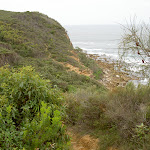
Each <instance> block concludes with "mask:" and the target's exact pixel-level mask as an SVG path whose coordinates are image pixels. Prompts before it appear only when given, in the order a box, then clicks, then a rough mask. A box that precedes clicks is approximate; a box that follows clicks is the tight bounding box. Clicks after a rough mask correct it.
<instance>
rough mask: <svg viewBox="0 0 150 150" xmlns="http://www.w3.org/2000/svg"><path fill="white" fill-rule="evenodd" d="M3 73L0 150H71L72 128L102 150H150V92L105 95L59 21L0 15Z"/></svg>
mask: <svg viewBox="0 0 150 150" xmlns="http://www.w3.org/2000/svg"><path fill="white" fill-rule="evenodd" d="M0 66H1V68H0V124H1V127H0V148H1V149H50V150H51V149H56V150H59V149H60V150H67V149H70V139H69V136H68V135H67V133H66V126H70V127H71V129H73V128H75V131H76V132H75V134H76V133H79V132H81V134H83V135H84V134H85V133H86V134H87V133H88V134H90V135H93V136H94V137H96V138H99V139H100V140H99V141H100V142H99V143H100V148H101V149H103V150H106V149H114V150H116V149H118V150H119V149H120V150H127V149H128V150H133V149H142V150H147V149H148V148H149V147H150V143H149V141H150V134H149V133H150V103H149V100H150V94H149V93H150V86H149V85H147V86H138V87H137V88H136V87H135V86H134V85H133V84H128V85H127V86H126V87H124V88H123V87H117V88H116V89H113V90H112V91H109V90H107V89H106V88H105V87H104V86H103V85H102V83H103V80H101V79H102V78H103V74H104V73H103V70H102V69H101V68H100V66H99V64H98V63H97V62H96V61H94V60H93V59H91V58H90V57H88V56H87V55H86V54H85V53H83V51H82V50H81V49H79V48H78V49H74V48H73V46H72V43H71V41H70V39H69V37H68V35H67V32H66V31H65V29H64V28H63V27H62V26H61V25H60V24H59V23H58V22H57V21H55V20H54V19H51V18H49V17H48V16H46V15H43V14H41V13H38V12H24V13H20V12H9V11H3V10H1V11H0ZM114 75H115V74H114ZM113 79H114V78H113ZM100 80H101V81H100ZM62 121H63V122H62ZM64 124H65V125H66V126H65V125H64ZM85 137H89V136H85ZM93 141H97V140H93ZM82 142H83V143H84V142H85V141H82ZM85 145H88V144H85ZM89 147H91V146H89ZM96 147H97V146H96ZM71 149H72V148H71ZM88 149H89V148H88ZM91 149H92V147H91Z"/></svg>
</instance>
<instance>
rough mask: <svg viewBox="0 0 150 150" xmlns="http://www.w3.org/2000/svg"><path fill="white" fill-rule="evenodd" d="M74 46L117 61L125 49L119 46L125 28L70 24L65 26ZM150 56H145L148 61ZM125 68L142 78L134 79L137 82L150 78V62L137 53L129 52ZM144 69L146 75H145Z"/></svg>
mask: <svg viewBox="0 0 150 150" xmlns="http://www.w3.org/2000/svg"><path fill="white" fill-rule="evenodd" d="M65 29H66V30H67V32H68V35H69V37H70V39H71V42H72V44H73V46H74V47H75V48H76V47H79V48H81V49H83V50H84V51H86V52H87V53H88V54H97V55H99V56H100V57H106V58H107V59H109V60H110V61H112V60H113V61H115V62H117V61H118V60H119V59H120V55H119V54H121V53H122V52H123V50H122V49H121V48H119V44H120V42H121V38H122V36H123V34H124V33H123V29H122V26H120V25H69V26H65ZM148 59H149V58H147V57H145V60H146V62H149V60H148ZM123 62H124V69H123V70H125V68H126V70H130V71H131V72H132V73H134V75H136V76H138V77H140V80H138V81H133V82H134V83H135V84H138V83H142V84H146V83H147V82H148V78H149V72H150V68H148V67H149V63H144V64H143V63H142V60H141V58H140V57H139V55H137V54H133V53H131V52H130V53H129V54H128V56H127V57H126V58H125V59H124V60H123ZM143 70H144V72H145V73H144V75H143Z"/></svg>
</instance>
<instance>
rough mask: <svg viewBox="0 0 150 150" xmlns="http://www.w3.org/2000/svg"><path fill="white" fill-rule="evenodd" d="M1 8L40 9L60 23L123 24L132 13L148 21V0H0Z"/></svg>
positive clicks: (149, 5) (18, 9) (13, 9)
mask: <svg viewBox="0 0 150 150" xmlns="http://www.w3.org/2000/svg"><path fill="white" fill-rule="evenodd" d="M0 9H1V10H9V11H21V12H22V11H39V12H41V13H44V14H46V15H48V16H49V17H51V18H53V19H55V20H57V21H58V22H60V23H61V24H62V25H80V24H116V23H121V24H122V23H124V21H125V19H127V20H128V19H129V18H130V17H133V16H135V15H136V16H137V17H138V18H139V19H140V20H144V21H145V22H148V20H149V17H150V0H0Z"/></svg>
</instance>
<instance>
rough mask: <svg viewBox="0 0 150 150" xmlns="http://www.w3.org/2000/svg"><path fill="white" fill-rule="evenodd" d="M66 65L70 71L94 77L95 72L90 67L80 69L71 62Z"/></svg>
mask: <svg viewBox="0 0 150 150" xmlns="http://www.w3.org/2000/svg"><path fill="white" fill-rule="evenodd" d="M64 65H65V66H66V67H68V68H69V70H70V71H74V72H76V73H78V74H81V75H85V76H88V77H92V76H93V73H92V71H91V70H90V69H84V70H80V69H79V68H78V67H74V66H72V65H70V64H68V63H67V64H64Z"/></svg>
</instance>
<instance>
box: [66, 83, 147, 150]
mask: <svg viewBox="0 0 150 150" xmlns="http://www.w3.org/2000/svg"><path fill="white" fill-rule="evenodd" d="M149 93H150V86H149V85H146V86H142V85H139V86H138V87H137V88H136V87H135V86H134V85H133V84H132V83H130V84H128V85H127V86H126V87H125V88H122V87H118V88H116V89H114V90H113V91H101V90H100V91H98V90H96V89H95V88H94V87H91V88H87V89H79V90H78V91H77V92H74V93H69V94H66V100H67V110H66V111H67V114H68V117H67V118H66V120H67V122H68V123H69V124H72V125H74V126H77V128H81V129H80V130H82V131H83V132H85V133H87V130H88V132H91V134H93V135H94V136H96V137H99V139H100V148H101V149H104V150H106V149H108V148H110V147H114V148H115V147H116V148H118V149H121V150H126V149H128V150H133V149H142V150H147V149H149V147H150V143H149V141H150V103H149V101H150V94H149Z"/></svg>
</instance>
